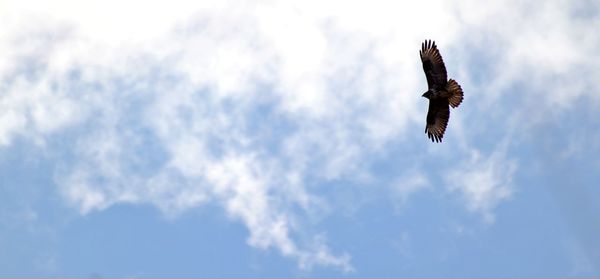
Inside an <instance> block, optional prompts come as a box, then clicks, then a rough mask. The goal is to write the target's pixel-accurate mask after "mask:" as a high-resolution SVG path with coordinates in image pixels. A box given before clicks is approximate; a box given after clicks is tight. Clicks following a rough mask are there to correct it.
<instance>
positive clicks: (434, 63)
mask: <svg viewBox="0 0 600 279" xmlns="http://www.w3.org/2000/svg"><path fill="white" fill-rule="evenodd" d="M419 55H420V56H421V62H423V71H425V77H426V78H427V86H428V89H427V91H426V92H425V93H423V95H422V96H423V97H425V98H427V99H429V110H428V111H427V124H426V125H425V133H426V134H427V137H428V138H429V139H431V141H432V142H442V138H444V132H445V131H446V126H448V120H449V119H450V108H449V106H451V107H452V108H456V107H458V106H459V105H460V104H461V103H462V101H463V98H464V97H463V91H462V87H461V86H460V85H459V84H458V82H456V81H455V80H453V79H448V76H447V74H446V66H445V65H444V60H443V59H442V55H441V54H440V51H439V50H438V48H437V46H436V45H435V41H432V40H425V41H424V42H423V43H421V50H420V51H419Z"/></svg>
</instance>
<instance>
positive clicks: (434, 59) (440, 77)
mask: <svg viewBox="0 0 600 279" xmlns="http://www.w3.org/2000/svg"><path fill="white" fill-rule="evenodd" d="M419 54H421V62H423V71H425V77H427V85H428V86H429V89H438V90H442V89H444V88H445V87H446V82H447V79H448V77H447V75H446V66H445V65H444V60H443V59H442V55H440V51H439V50H438V49H437V46H436V45H435V42H434V41H431V40H427V41H425V42H423V43H422V44H421V50H420V51H419Z"/></svg>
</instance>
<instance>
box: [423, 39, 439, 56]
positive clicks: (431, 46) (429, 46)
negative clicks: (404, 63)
mask: <svg viewBox="0 0 600 279" xmlns="http://www.w3.org/2000/svg"><path fill="white" fill-rule="evenodd" d="M435 49H437V46H436V45H435V41H432V40H425V41H424V42H422V43H421V51H419V54H421V57H423V55H425V52H426V51H427V50H435Z"/></svg>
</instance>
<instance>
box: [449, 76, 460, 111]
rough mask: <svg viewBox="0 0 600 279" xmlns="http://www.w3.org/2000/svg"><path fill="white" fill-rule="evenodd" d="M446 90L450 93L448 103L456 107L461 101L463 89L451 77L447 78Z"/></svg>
mask: <svg viewBox="0 0 600 279" xmlns="http://www.w3.org/2000/svg"><path fill="white" fill-rule="evenodd" d="M446 91H448V93H450V98H448V103H450V106H451V107H452V108H456V107H458V106H459V105H460V103H462V101H463V98H464V96H463V91H462V88H461V87H460V84H458V82H456V81H455V80H453V79H450V80H448V84H447V85H446Z"/></svg>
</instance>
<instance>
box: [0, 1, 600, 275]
mask: <svg viewBox="0 0 600 279" xmlns="http://www.w3.org/2000/svg"><path fill="white" fill-rule="evenodd" d="M513 2H514V3H513V4H514V5H513V6H515V7H518V8H517V9H516V11H517V12H514V11H515V9H514V8H511V9H509V8H507V7H509V6H511V5H506V4H503V2H502V3H501V1H498V2H493V3H485V4H483V3H479V2H475V1H467V2H463V1H460V2H458V1H456V2H451V3H445V2H444V3H442V1H431V2H428V3H425V2H423V3H421V2H419V3H408V2H407V3H394V4H390V3H388V2H387V1H375V2H372V1H371V2H368V3H366V2H361V1H350V2H348V1H330V2H327V3H322V2H321V1H306V2H302V3H301V4H298V3H287V2H276V3H256V4H242V3H225V2H221V1H214V2H211V1H203V4H199V5H197V6H196V4H192V3H187V2H186V1H181V2H179V1H177V3H176V4H174V3H171V2H169V3H164V4H149V3H143V6H144V7H145V9H144V10H143V11H140V10H139V9H138V8H137V7H138V4H141V3H135V2H132V3H133V4H127V5H131V6H127V5H126V6H123V4H122V3H119V7H120V8H119V9H113V8H110V7H111V5H110V4H107V3H105V2H93V3H86V4H80V3H78V2H77V1H74V2H73V1H64V2H60V3H52V5H50V4H43V5H38V4H37V3H36V5H28V4H27V3H26V2H21V1H19V2H14V3H9V6H10V8H11V9H1V10H3V11H4V12H2V14H1V15H2V19H3V20H2V22H0V23H2V25H3V26H5V27H4V28H2V30H1V31H0V38H1V41H0V59H1V60H2V64H1V65H0V82H2V84H1V85H0V86H1V88H2V95H1V96H0V145H2V148H7V147H9V146H10V145H11V143H12V142H14V141H15V140H17V139H25V140H31V141H33V142H35V143H36V144H39V145H41V146H43V145H45V144H46V142H47V141H48V139H51V138H54V139H55V138H60V139H62V140H64V141H65V142H66V143H67V144H68V146H69V147H68V148H66V147H63V149H64V150H62V151H61V152H58V153H61V154H63V155H65V157H64V158H53V160H56V161H57V162H58V163H57V165H59V167H58V168H57V170H56V174H55V177H56V179H55V182H56V184H58V187H59V189H60V191H61V193H62V194H63V196H64V198H65V200H66V201H68V202H69V203H70V204H71V205H73V206H74V207H75V208H77V209H78V210H79V212H81V213H82V214H87V213H89V212H93V211H95V210H103V209H105V208H108V207H110V206H112V205H114V204H116V203H150V204H153V205H155V206H157V207H158V208H160V209H162V210H163V212H165V214H170V215H176V214H177V213H179V212H182V211H185V210H190V209H193V208H195V207H198V206H201V205H203V204H205V203H208V202H213V203H217V204H219V205H221V206H222V207H223V209H224V210H225V211H226V212H227V213H228V214H229V216H231V218H232V219H235V220H238V221H239V222H241V223H243V224H244V225H245V226H246V227H247V228H248V230H249V234H250V235H249V238H248V243H249V245H252V246H254V247H258V248H261V249H271V248H272V249H277V250H278V251H280V252H281V254H282V255H285V256H289V257H292V258H295V259H296V260H297V261H298V264H299V265H300V266H302V267H304V268H310V267H312V266H314V265H324V266H336V267H339V268H341V269H343V270H347V271H350V270H352V269H353V267H352V264H351V263H350V256H349V255H348V254H346V253H343V252H332V251H331V250H332V249H330V248H329V247H328V246H327V244H326V240H325V239H324V238H322V237H314V239H308V240H307V239H301V237H300V236H299V235H300V234H299V233H298V232H300V231H303V230H309V231H310V230H311V228H307V227H306V225H305V223H306V222H304V221H303V219H305V218H308V217H307V215H310V214H312V212H318V211H319V208H323V207H325V205H324V204H325V203H326V201H325V200H324V199H323V198H322V197H319V196H318V195H316V194H315V193H314V192H312V191H311V190H309V189H314V188H309V187H308V186H307V185H309V184H310V185H311V186H314V185H317V186H320V185H326V184H327V182H329V181H333V180H336V179H341V178H351V179H352V178H357V177H364V176H368V172H369V168H368V167H369V164H370V163H372V162H373V161H374V160H377V158H378V156H380V155H381V154H382V153H383V152H384V151H385V149H386V148H387V147H389V146H390V144H391V143H394V144H398V143H407V142H409V141H410V140H412V139H415V138H418V139H419V140H425V138H424V137H423V135H422V134H421V131H422V126H423V125H424V123H423V122H424V113H425V109H426V106H425V105H424V104H423V103H422V102H420V101H422V100H420V97H419V94H418V93H416V92H422V91H423V89H424V87H425V83H424V76H423V74H422V72H421V70H420V67H421V66H420V65H419V61H418V56H417V50H418V45H419V43H420V41H421V40H423V39H425V38H434V39H437V40H438V41H440V42H441V43H440V46H441V47H442V48H443V54H444V55H445V56H444V57H445V60H446V61H447V63H448V65H449V67H448V68H449V72H451V73H452V74H451V75H450V76H452V77H454V78H456V79H458V80H460V81H461V84H463V88H465V90H466V92H467V98H466V101H465V103H464V105H463V106H462V107H461V108H460V109H461V112H460V114H462V115H467V116H473V115H475V116H477V115H480V114H484V111H486V109H487V108H489V107H491V106H494V105H495V104H497V102H498V99H499V98H503V95H502V94H505V93H506V92H508V91H510V88H511V86H515V84H517V83H519V82H524V81H532V82H531V84H530V85H528V86H527V87H526V88H527V89H528V90H529V89H531V91H532V92H537V93H536V94H538V96H539V95H541V94H545V92H548V90H547V86H548V85H550V86H551V87H552V88H555V89H556V90H552V91H550V92H549V94H550V96H551V97H550V98H548V102H546V103H542V104H541V106H542V107H540V108H539V109H540V110H548V109H549V108H550V107H551V106H552V105H554V104H555V103H557V102H558V103H560V104H563V105H564V104H568V103H570V102H572V101H573V98H574V97H575V96H581V95H585V94H588V95H591V94H589V92H591V91H588V90H587V89H588V88H591V84H592V83H593V82H595V79H593V78H590V76H591V77H593V76H594V75H596V76H597V71H598V67H597V66H598V65H600V61H598V57H595V56H591V57H590V56H589V55H587V54H589V53H593V51H594V49H595V47H597V46H598V44H599V41H598V40H599V39H598V37H597V36H596V37H593V36H591V37H590V38H587V39H585V40H583V41H577V40H574V38H575V37H577V36H579V35H581V34H587V33H590V32H591V33H593V32H595V30H596V29H597V28H595V26H597V25H598V19H597V18H595V19H594V18H592V19H590V20H591V22H592V24H581V23H579V22H577V21H573V20H572V19H573V18H574V17H575V15H573V14H572V13H571V12H576V11H572V10H569V9H563V8H564V6H566V5H567V4H566V2H563V1H554V2H549V3H548V4H546V5H544V6H543V7H542V9H541V11H537V10H533V9H531V7H529V6H527V4H526V2H525V1H513ZM112 3H113V4H115V3H116V2H112ZM390 5H392V6H390ZM590 5H591V6H592V7H595V6H594V4H593V3H590ZM490 6H493V7H495V8H497V9H490ZM146 8H147V9H146ZM596 8H597V7H596ZM8 10H10V11H11V14H20V15H24V16H25V17H20V18H19V17H16V16H11V15H8V14H7V13H8V12H6V11H8ZM14 11H20V13H13V12H14ZM134 11H135V12H134ZM532 11H533V12H532ZM530 12H532V13H530ZM109 15H110V16H109ZM548 15H551V17H549V16H548ZM109 17H110V18H111V20H110V21H107V20H106V18H109ZM23 18H25V19H23ZM423 18H427V20H423ZM506 18H510V19H511V20H507V19H506ZM134 19H135V20H134ZM490 19H492V20H490ZM550 19H552V20H550ZM506 22H508V25H507V24H506ZM525 22H528V23H532V24H523V23H525ZM546 23H552V24H551V25H550V29H549V30H550V31H549V33H540V32H537V30H539V29H544V28H546V27H545V26H546V25H545V24H546ZM440 26H443V28H440ZM521 27H525V28H521ZM566 30H576V31H575V32H566ZM473 34H475V35H473ZM485 34H489V35H485ZM545 34H546V35H545ZM573 42H578V43H573ZM479 55H482V56H483V58H486V59H489V60H490V61H489V63H484V62H482V61H481V60H482V59H480V57H481V56H479ZM480 67H481V68H484V67H485V68H486V69H487V70H486V71H481V72H482V73H480V71H479V69H480ZM575 68H579V69H584V71H585V72H586V73H588V74H589V75H581V76H578V74H576V73H575V72H573V71H568V70H569V69H575ZM486 73H491V74H487V75H486ZM530 73H534V74H530ZM481 75H483V76H481ZM557 75H563V76H566V77H565V78H562V79H561V78H559V79H555V77H556V76H557ZM570 78H575V79H576V80H577V81H578V82H577V85H576V86H575V85H573V84H572V83H570V82H568V80H569V79H570ZM546 81H548V82H549V83H547V82H546ZM513 94H514V92H513ZM590 97H593V96H590ZM475 104H479V105H475ZM521 109H522V110H528V109H529V108H528V107H525V106H524V107H522V108H521ZM486 112H487V111H486ZM504 113H507V110H506V108H505V107H504V109H502V110H501V111H499V112H497V113H495V114H494V113H493V114H492V115H487V116H486V117H483V118H482V117H472V118H467V117H461V116H453V118H452V121H451V124H450V125H451V127H450V133H456V135H457V136H458V137H457V138H458V140H457V141H458V142H459V143H457V145H459V146H462V149H461V150H463V151H464V153H465V154H466V157H464V158H466V159H460V160H459V161H458V162H456V164H454V165H452V166H446V167H444V170H443V171H444V173H446V174H447V176H446V181H447V182H448V184H449V185H451V186H450V189H452V190H453V191H456V192H457V193H459V194H460V196H461V198H463V199H464V200H465V201H467V205H468V206H467V208H468V209H469V210H472V211H475V212H479V213H481V214H483V216H484V218H485V220H487V221H488V222H492V221H493V216H494V215H493V210H494V208H495V207H497V206H498V205H499V204H500V203H502V202H503V201H505V200H507V199H508V198H509V197H510V196H511V195H512V194H513V186H511V185H512V184H511V177H512V176H513V174H514V172H515V171H516V167H515V166H516V163H515V162H516V161H515V160H513V159H511V158H509V156H510V155H509V152H506V151H503V152H500V151H493V150H491V151H490V150H482V151H479V150H480V149H478V148H474V147H472V146H471V145H472V144H473V142H474V141H473V140H471V138H472V137H475V136H478V135H484V134H485V133H486V130H485V129H483V128H477V129H473V130H472V131H467V129H466V127H467V126H469V124H468V123H467V122H468V121H471V120H470V119H478V120H473V121H483V120H486V121H487V120H489V121H491V122H494V123H503V121H504V115H502V114H504ZM460 114H457V115H460ZM481 119H483V120H481ZM477 123H481V122H477ZM514 125H515V126H511V127H510V129H511V130H519V129H524V128H523V126H522V125H521V124H520V123H516V124H514ZM523 125H524V124H523ZM490 126H491V124H490ZM478 127H489V126H484V125H479V126H478ZM453 128H454V129H456V130H457V132H451V131H452V129H453ZM461 128H464V129H461ZM414 131H418V132H414ZM507 134H508V136H506V139H505V140H508V139H509V138H510V136H513V135H514V134H515V132H514V131H510V132H509V133H507ZM418 136H420V137H418ZM450 142H451V141H450V140H449V142H447V143H445V144H452V143H450ZM494 148H495V147H492V148H491V149H494ZM480 153H481V154H480ZM483 154H491V155H488V156H486V155H483ZM405 169H409V170H411V169H412V170H414V166H412V165H411V166H406V168H405ZM413 172H414V173H416V174H415V175H412V174H413V173H411V172H410V171H408V172H407V175H406V176H400V177H407V181H401V182H399V183H398V185H402V186H399V187H398V189H396V190H397V191H398V193H399V195H400V196H401V198H402V199H407V198H408V197H409V196H410V194H411V193H413V192H414V191H416V190H418V189H421V188H422V187H424V185H427V183H428V179H427V178H426V177H424V176H423V175H421V174H420V171H419V170H414V171H413ZM314 233H315V235H318V232H314ZM333 250H336V249H333Z"/></svg>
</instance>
